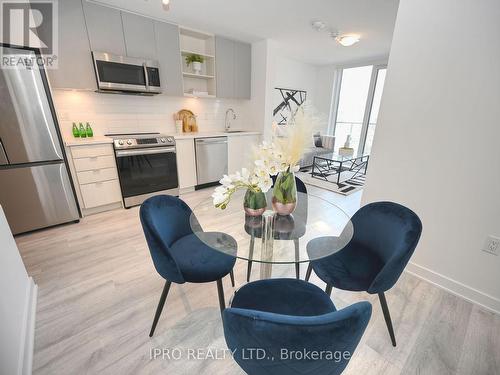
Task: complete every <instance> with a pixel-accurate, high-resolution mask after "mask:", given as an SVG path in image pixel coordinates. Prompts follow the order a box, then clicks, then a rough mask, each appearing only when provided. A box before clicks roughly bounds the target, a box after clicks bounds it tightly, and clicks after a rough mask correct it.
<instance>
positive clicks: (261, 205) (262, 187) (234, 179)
mask: <svg viewBox="0 0 500 375" xmlns="http://www.w3.org/2000/svg"><path fill="white" fill-rule="evenodd" d="M219 182H220V183H221V186H219V187H217V188H216V189H215V191H214V194H213V195H212V198H213V203H214V206H215V207H216V208H220V209H222V210H223V209H225V208H226V207H227V205H228V204H229V201H230V200H231V196H232V195H233V193H234V192H235V191H236V190H238V189H242V188H243V189H247V191H246V194H245V198H244V201H243V208H244V210H245V213H246V214H247V215H249V216H260V215H262V214H263V213H264V211H265V210H266V207H267V201H266V195H265V193H266V192H267V191H268V190H269V189H270V188H271V185H272V183H273V181H272V179H271V177H270V176H269V174H268V173H266V172H264V171H262V170H260V169H258V168H255V169H254V170H253V171H252V172H250V171H249V170H248V169H246V168H243V169H242V170H241V173H240V172H236V173H235V174H232V175H229V176H227V175H224V177H223V178H222V179H221V180H220V181H219Z"/></svg>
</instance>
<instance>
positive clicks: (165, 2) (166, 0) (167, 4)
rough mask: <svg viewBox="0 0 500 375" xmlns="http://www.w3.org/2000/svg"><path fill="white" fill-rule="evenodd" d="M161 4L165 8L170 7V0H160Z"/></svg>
mask: <svg viewBox="0 0 500 375" xmlns="http://www.w3.org/2000/svg"><path fill="white" fill-rule="evenodd" d="M161 4H162V6H163V9H165V10H169V9H170V0H161Z"/></svg>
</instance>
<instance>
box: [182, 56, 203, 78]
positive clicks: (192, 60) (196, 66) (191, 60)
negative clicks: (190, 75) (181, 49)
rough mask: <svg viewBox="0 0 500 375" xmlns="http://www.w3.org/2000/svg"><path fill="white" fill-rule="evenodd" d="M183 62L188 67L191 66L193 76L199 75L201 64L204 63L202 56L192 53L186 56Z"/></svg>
mask: <svg viewBox="0 0 500 375" xmlns="http://www.w3.org/2000/svg"><path fill="white" fill-rule="evenodd" d="M185 60H186V65H187V66H188V67H189V66H190V65H191V64H193V71H194V73H195V74H201V64H203V62H204V61H205V59H204V58H203V56H200V55H197V54H195V53H192V54H189V55H187V56H186V59H185Z"/></svg>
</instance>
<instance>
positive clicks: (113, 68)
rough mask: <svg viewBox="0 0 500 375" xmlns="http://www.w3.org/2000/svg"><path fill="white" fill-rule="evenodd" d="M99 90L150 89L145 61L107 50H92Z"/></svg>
mask: <svg viewBox="0 0 500 375" xmlns="http://www.w3.org/2000/svg"><path fill="white" fill-rule="evenodd" d="M92 56H93V58H94V68H95V73H96V78H97V86H98V88H99V90H120V91H135V92H147V91H148V88H147V86H148V78H147V76H146V74H147V71H146V68H145V61H144V60H142V59H136V58H132V57H126V56H115V55H111V54H109V53H105V52H92Z"/></svg>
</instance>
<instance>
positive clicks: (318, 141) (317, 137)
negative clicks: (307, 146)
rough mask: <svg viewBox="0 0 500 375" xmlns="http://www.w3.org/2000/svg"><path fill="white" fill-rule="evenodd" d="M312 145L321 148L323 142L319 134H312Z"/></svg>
mask: <svg viewBox="0 0 500 375" xmlns="http://www.w3.org/2000/svg"><path fill="white" fill-rule="evenodd" d="M313 139H314V145H315V146H316V147H323V142H322V141H321V134H319V133H317V134H313Z"/></svg>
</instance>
